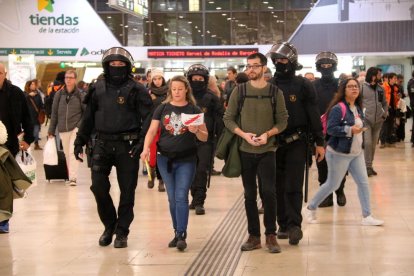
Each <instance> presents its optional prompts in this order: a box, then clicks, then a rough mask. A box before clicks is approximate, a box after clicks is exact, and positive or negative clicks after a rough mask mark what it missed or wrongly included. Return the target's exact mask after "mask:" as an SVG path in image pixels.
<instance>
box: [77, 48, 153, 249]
mask: <svg viewBox="0 0 414 276" xmlns="http://www.w3.org/2000/svg"><path fill="white" fill-rule="evenodd" d="M132 65H133V59H132V56H131V54H130V53H129V52H128V51H127V50H125V49H123V48H121V47H113V48H110V49H109V50H107V51H106V52H105V53H104V54H103V57H102V66H103V68H104V74H103V76H101V77H100V78H98V80H97V81H96V83H95V84H94V85H93V86H92V87H91V88H90V90H89V92H88V95H87V96H86V98H85V103H86V104H87V108H86V111H85V113H84V115H83V119H82V123H81V126H80V128H79V131H78V133H77V137H76V140H75V143H74V144H75V150H74V153H75V156H76V158H77V159H80V160H81V156H82V153H83V150H82V147H83V146H84V145H85V144H86V143H87V142H88V140H89V137H90V134H91V131H92V130H93V129H95V130H96V133H97V140H96V143H95V146H94V148H93V152H92V167H91V171H92V186H91V190H92V192H93V194H94V195H95V199H96V203H97V206H98V213H99V217H100V219H101V221H102V223H103V224H104V226H105V231H104V232H103V234H102V236H101V237H100V239H99V245H100V246H107V245H109V244H111V242H112V236H113V235H114V234H116V239H115V242H114V247H115V248H123V247H127V240H128V234H129V226H130V224H131V222H132V220H133V219H134V212H133V208H134V201H135V188H136V186H137V181H138V169H139V153H140V152H141V149H142V145H143V142H144V138H145V134H146V132H147V130H148V127H149V123H150V119H151V116H150V113H151V109H152V101H151V98H150V96H149V94H148V93H147V91H146V89H145V87H144V86H143V85H141V84H138V83H136V82H135V81H134V80H133V79H132V75H131V69H132ZM112 166H115V167H116V173H117V179H118V183H119V189H120V191H121V195H120V200H119V206H118V210H116V209H115V206H114V204H113V201H112V198H111V196H110V194H109V190H110V188H111V183H110V182H109V178H108V176H109V174H110V172H111V168H112Z"/></svg>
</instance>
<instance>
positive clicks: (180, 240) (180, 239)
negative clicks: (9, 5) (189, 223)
mask: <svg viewBox="0 0 414 276" xmlns="http://www.w3.org/2000/svg"><path fill="white" fill-rule="evenodd" d="M176 238H177V249H178V250H180V251H184V249H186V248H187V243H186V242H185V239H186V238H187V232H184V233H177V235H176Z"/></svg>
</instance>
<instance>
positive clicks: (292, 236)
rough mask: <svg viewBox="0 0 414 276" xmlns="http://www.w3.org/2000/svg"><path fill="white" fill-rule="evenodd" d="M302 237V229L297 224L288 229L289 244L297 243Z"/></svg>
mask: <svg viewBox="0 0 414 276" xmlns="http://www.w3.org/2000/svg"><path fill="white" fill-rule="evenodd" d="M302 238H303V233H302V230H301V229H300V227H299V226H293V227H291V228H290V229H289V244H290V245H297V244H299V241H300V240H301V239H302Z"/></svg>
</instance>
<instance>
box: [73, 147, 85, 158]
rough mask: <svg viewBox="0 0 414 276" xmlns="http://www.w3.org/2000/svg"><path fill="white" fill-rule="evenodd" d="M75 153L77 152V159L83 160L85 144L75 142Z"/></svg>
mask: <svg viewBox="0 0 414 276" xmlns="http://www.w3.org/2000/svg"><path fill="white" fill-rule="evenodd" d="M73 153H74V154H75V158H76V160H79V161H81V162H83V146H81V145H79V144H78V145H76V144H75V149H74V150H73Z"/></svg>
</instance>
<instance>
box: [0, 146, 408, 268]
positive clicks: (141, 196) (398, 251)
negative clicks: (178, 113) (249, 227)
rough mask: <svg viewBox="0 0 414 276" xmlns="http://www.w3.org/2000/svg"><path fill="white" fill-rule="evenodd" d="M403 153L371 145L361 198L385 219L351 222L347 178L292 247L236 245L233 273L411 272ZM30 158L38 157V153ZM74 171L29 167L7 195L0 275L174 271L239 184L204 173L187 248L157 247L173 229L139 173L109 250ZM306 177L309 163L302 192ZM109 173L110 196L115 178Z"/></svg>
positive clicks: (84, 182) (354, 214)
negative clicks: (371, 163)
mask: <svg viewBox="0 0 414 276" xmlns="http://www.w3.org/2000/svg"><path fill="white" fill-rule="evenodd" d="M413 152H414V149H412V148H411V147H410V144H409V143H400V144H398V146H397V148H386V149H378V151H377V156H376V161H375V169H376V170H377V171H378V173H379V175H378V176H376V177H372V178H370V185H371V205H372V210H373V214H374V215H375V216H376V217H378V218H381V219H384V220H385V225H384V226H383V227H368V226H361V225H360V218H361V215H360V213H361V212H360V206H359V201H358V198H357V194H356V187H355V184H354V183H353V180H352V179H351V177H348V179H347V183H346V188H345V189H346V195H347V199H348V203H347V205H346V206H345V207H337V206H335V207H333V208H324V209H319V210H318V219H319V222H318V223H317V224H307V223H306V222H304V223H303V231H304V238H303V240H302V241H301V242H300V244H299V246H290V245H289V244H288V242H287V240H279V243H280V244H281V246H282V250H283V251H282V253H281V254H269V253H267V252H266V250H265V249H260V250H255V251H252V252H243V253H242V254H241V258H240V260H239V262H238V266H237V268H236V271H235V275H414V235H413V234H414V211H413V208H412V206H413V202H414V181H413V179H414V170H413V168H414V154H413ZM35 157H37V160H38V161H39V163H40V164H41V159H42V156H41V152H40V151H35ZM220 165H221V163H220V162H217V163H216V167H217V168H219V167H220ZM80 175H81V177H80V179H79V180H78V186H77V187H69V186H65V185H64V183H63V182H51V183H47V182H46V181H45V180H44V172H43V168H42V166H39V167H38V184H37V186H36V187H33V188H31V189H30V190H29V195H28V197H27V198H25V199H19V200H15V205H14V207H15V209H14V216H13V218H12V220H11V223H10V233H9V234H2V235H0V275H1V276H6V275H183V274H184V273H185V272H186V271H187V269H188V267H190V265H191V264H192V262H193V261H194V260H195V259H196V257H197V254H198V253H199V252H200V251H201V250H202V248H203V247H204V246H205V245H206V244H207V242H208V241H209V239H210V238H212V239H214V238H217V237H214V236H212V234H213V232H214V230H215V229H217V227H218V226H219V225H220V223H226V222H225V221H223V219H224V218H225V216H226V214H227V213H228V212H229V209H230V208H232V206H233V205H234V203H235V202H236V200H237V198H239V196H240V195H241V194H242V192H243V189H242V185H241V180H240V179H226V178H224V177H222V176H215V177H213V179H212V183H211V188H210V189H209V191H208V198H207V203H206V212H207V213H206V215H205V216H196V215H195V214H194V213H193V212H191V214H190V220H189V233H188V249H187V250H186V251H185V252H178V251H177V250H176V249H170V248H168V247H167V244H168V242H169V241H170V239H171V238H172V234H173V233H172V229H171V222H170V217H169V212H168V202H167V197H166V194H165V193H159V192H158V191H157V189H156V187H155V188H154V189H153V190H149V189H148V188H147V187H146V177H144V176H142V175H141V174H140V177H139V185H138V188H137V191H136V206H135V220H134V222H133V224H132V227H131V233H130V236H129V241H128V248H126V249H115V248H113V246H112V245H111V246H108V247H99V246H98V238H99V236H100V234H101V233H102V231H103V228H102V225H101V223H100V221H99V218H98V215H97V212H96V204H95V200H94V198H93V195H92V193H91V191H90V190H89V186H90V173H89V170H88V169H87V168H86V165H84V164H82V166H81V169H80ZM112 175H114V173H112ZM316 178H317V173H316V171H315V169H314V168H312V170H311V182H310V196H312V195H313V194H314V192H315V189H316V188H317V184H316V182H317V181H316ZM112 181H113V182H112V183H113V184H115V185H113V189H112V194H113V195H114V199H115V201H117V196H118V194H119V189H118V188H117V185H116V178H115V177H112ZM235 234H237V235H241V234H242V235H245V233H235ZM263 243H264V241H263ZM263 245H264V244H263Z"/></svg>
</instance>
